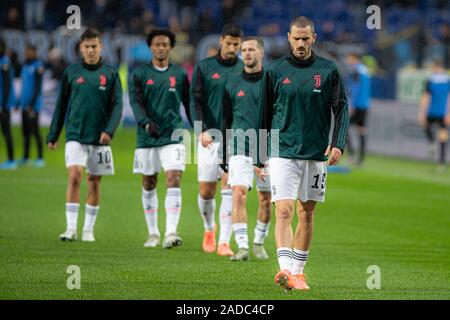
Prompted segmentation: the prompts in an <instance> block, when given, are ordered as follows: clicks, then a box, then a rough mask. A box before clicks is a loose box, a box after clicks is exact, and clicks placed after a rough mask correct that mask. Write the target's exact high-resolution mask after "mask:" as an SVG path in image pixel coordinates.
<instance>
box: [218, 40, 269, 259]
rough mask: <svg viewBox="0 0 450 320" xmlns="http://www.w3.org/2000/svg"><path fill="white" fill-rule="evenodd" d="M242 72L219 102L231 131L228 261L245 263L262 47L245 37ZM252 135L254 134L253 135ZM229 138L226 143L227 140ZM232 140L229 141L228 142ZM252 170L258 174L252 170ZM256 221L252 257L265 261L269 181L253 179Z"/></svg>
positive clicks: (257, 124)
mask: <svg viewBox="0 0 450 320" xmlns="http://www.w3.org/2000/svg"><path fill="white" fill-rule="evenodd" d="M242 57H243V60H244V65H245V67H244V70H243V71H242V73H241V74H239V75H238V76H234V77H232V78H230V79H229V80H228V82H227V85H226V89H225V96H224V99H223V108H224V122H225V124H224V127H225V128H226V129H229V128H231V129H232V130H233V134H232V135H231V136H230V137H227V140H226V141H229V142H232V143H228V145H229V146H230V147H229V148H228V150H227V152H229V153H230V159H229V162H228V163H229V164H228V172H229V179H228V184H229V185H230V187H231V188H232V190H233V211H232V220H233V231H234V238H235V240H236V243H237V245H238V247H239V250H238V252H237V253H236V254H235V255H233V256H232V257H230V260H232V261H245V260H248V259H249V245H248V234H247V220H248V218H247V209H246V204H247V197H248V191H249V190H250V189H251V188H252V187H253V178H254V166H253V164H254V163H256V162H255V161H256V157H255V156H256V154H257V152H258V148H257V134H258V129H259V118H260V110H261V101H260V100H261V84H262V77H263V73H264V71H263V67H262V60H263V57H264V43H263V40H262V39H261V38H259V37H247V38H245V39H244V40H243V41H242ZM253 133H254V134H253ZM229 138H230V139H229ZM231 139H233V141H230V140H231ZM255 168H256V170H261V169H259V168H257V167H255ZM256 187H257V190H258V203H259V207H258V220H257V222H256V228H255V231H254V232H255V237H254V240H253V254H254V256H255V257H256V258H257V259H263V260H265V259H268V258H269V256H268V255H267V253H266V250H265V249H264V246H263V244H264V239H265V238H266V237H267V234H268V231H269V221H270V215H271V201H270V180H269V177H264V178H263V179H259V178H258V179H257V181H256Z"/></svg>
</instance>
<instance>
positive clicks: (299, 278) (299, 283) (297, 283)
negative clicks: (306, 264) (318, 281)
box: [292, 274, 309, 291]
mask: <svg viewBox="0 0 450 320" xmlns="http://www.w3.org/2000/svg"><path fill="white" fill-rule="evenodd" d="M292 278H293V284H294V287H293V289H295V290H301V291H306V290H309V286H308V284H307V283H306V279H305V275H304V274H296V275H293V276H292Z"/></svg>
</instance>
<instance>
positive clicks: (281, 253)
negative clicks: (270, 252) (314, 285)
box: [277, 247, 292, 272]
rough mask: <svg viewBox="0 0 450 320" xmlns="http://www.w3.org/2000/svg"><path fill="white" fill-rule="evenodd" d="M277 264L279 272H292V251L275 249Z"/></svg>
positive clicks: (284, 248) (283, 248)
mask: <svg viewBox="0 0 450 320" xmlns="http://www.w3.org/2000/svg"><path fill="white" fill-rule="evenodd" d="M277 258H278V264H279V265H280V270H288V271H289V272H291V271H292V249H291V248H286V247H282V248H278V249H277Z"/></svg>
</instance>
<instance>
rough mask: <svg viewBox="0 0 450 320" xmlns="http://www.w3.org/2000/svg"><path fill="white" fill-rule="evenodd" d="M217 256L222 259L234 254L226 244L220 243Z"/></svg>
mask: <svg viewBox="0 0 450 320" xmlns="http://www.w3.org/2000/svg"><path fill="white" fill-rule="evenodd" d="M217 254H218V255H219V256H223V257H231V256H232V255H234V252H233V251H232V250H231V249H230V246H229V244H228V243H221V244H219V247H218V248H217Z"/></svg>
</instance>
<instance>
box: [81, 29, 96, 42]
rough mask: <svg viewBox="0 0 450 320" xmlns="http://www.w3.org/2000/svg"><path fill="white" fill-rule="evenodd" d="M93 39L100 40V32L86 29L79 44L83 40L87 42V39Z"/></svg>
mask: <svg viewBox="0 0 450 320" xmlns="http://www.w3.org/2000/svg"><path fill="white" fill-rule="evenodd" d="M94 38H99V39H100V38H101V37H100V32H99V31H98V30H97V29H95V28H87V29H86V30H84V32H83V33H82V34H81V37H80V42H83V41H84V40H87V39H94Z"/></svg>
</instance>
